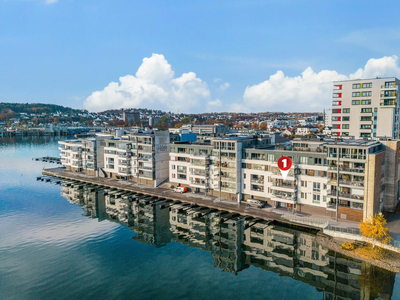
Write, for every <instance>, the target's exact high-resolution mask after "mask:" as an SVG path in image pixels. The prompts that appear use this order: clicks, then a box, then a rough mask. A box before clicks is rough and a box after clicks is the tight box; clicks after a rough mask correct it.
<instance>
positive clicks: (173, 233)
mask: <svg viewBox="0 0 400 300" xmlns="http://www.w3.org/2000/svg"><path fill="white" fill-rule="evenodd" d="M61 189H62V192H61V195H62V196H64V197H65V198H66V199H68V201H69V202H71V203H74V204H77V205H80V206H81V207H82V209H83V210H84V212H85V213H84V215H85V216H88V217H91V218H97V219H98V220H99V221H102V220H105V219H107V220H110V221H114V222H119V223H121V224H122V225H125V226H128V227H130V228H131V230H132V231H134V232H135V233H136V235H135V236H134V237H133V238H132V239H133V240H136V241H139V242H142V243H146V244H149V245H153V244H154V245H155V246H156V247H162V246H165V245H166V244H168V243H170V242H171V241H175V242H179V243H182V244H188V245H189V246H191V247H196V248H200V249H202V250H205V251H209V252H210V253H211V254H212V256H213V258H214V266H215V267H217V268H221V269H222V270H223V271H226V272H231V273H233V274H238V272H240V271H242V270H244V269H246V268H249V267H250V266H254V267H257V268H260V269H263V270H266V271H272V272H275V273H278V274H279V275H280V276H289V277H291V278H293V279H295V280H298V281H302V282H304V283H306V284H308V285H311V286H314V287H315V288H316V289H317V290H319V291H321V292H323V299H326V300H328V299H329V300H331V299H332V300H333V299H335V300H336V299H376V298H379V299H391V295H392V292H393V286H394V280H395V273H392V272H389V271H386V270H383V269H380V268H378V267H374V266H372V265H370V264H368V263H366V262H362V261H358V260H354V259H351V258H347V257H345V256H343V255H340V254H338V253H336V252H333V251H330V250H327V249H325V248H323V247H321V246H320V245H318V244H317V243H316V242H315V236H314V235H312V234H309V233H306V232H302V231H298V230H294V229H291V228H287V227H284V226H279V225H276V224H272V223H271V224H270V223H268V222H267V221H265V220H260V219H253V218H249V217H243V216H240V215H239V214H232V213H229V212H224V211H218V210H216V209H210V208H206V207H198V206H191V205H189V204H184V203H175V202H173V201H171V200H166V199H162V198H161V199H160V198H155V197H149V196H146V195H142V194H132V193H131V192H124V191H121V190H117V189H106V188H104V187H98V186H93V185H86V184H82V183H74V182H69V181H64V182H63V183H62V187H61Z"/></svg>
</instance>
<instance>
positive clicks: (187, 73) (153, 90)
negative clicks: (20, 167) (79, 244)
mask: <svg viewBox="0 0 400 300" xmlns="http://www.w3.org/2000/svg"><path fill="white" fill-rule="evenodd" d="M398 5H399V4H398V2H397V1H386V2H385V3H381V2H378V1H374V2H371V1H370V2H365V1H327V0H317V1H313V0H308V1H305V0H297V1H296V0H272V1H253V0H247V1H235V0H231V1H215V0H214V1H208V0H203V1H187V0H186V1H180V0H175V1H134V0H130V1H125V0H114V1H109V0H105V1H92V0H85V1H75V0H58V1H55V0H52V1H46V0H0V82H1V84H0V101H1V102H29V103H31V102H41V103H56V104H61V105H67V106H72V107H75V108H83V107H85V108H88V109H89V110H93V111H99V110H104V109H108V108H119V107H147V108H156V109H163V110H172V111H175V112H177V111H180V112H205V111H254V112H257V111H320V110H322V109H323V108H324V107H329V106H330V102H331V90H330V88H331V81H332V80H337V79H346V78H360V77H361V78H362V77H370V76H400V69H399V66H398V58H397V56H398V55H399V53H398V52H399V51H398V49H399V46H400V30H399V29H400V28H399V27H400V26H399V22H400V21H399V18H398V11H399V9H398ZM396 7H397V9H396ZM371 59H373V60H371ZM359 69H361V70H359ZM138 70H140V72H138ZM137 72H138V73H137ZM120 80H121V81H120ZM112 82H114V83H112Z"/></svg>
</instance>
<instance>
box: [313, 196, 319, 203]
mask: <svg viewBox="0 0 400 300" xmlns="http://www.w3.org/2000/svg"><path fill="white" fill-rule="evenodd" d="M320 198H321V196H320V195H317V194H314V195H313V203H320Z"/></svg>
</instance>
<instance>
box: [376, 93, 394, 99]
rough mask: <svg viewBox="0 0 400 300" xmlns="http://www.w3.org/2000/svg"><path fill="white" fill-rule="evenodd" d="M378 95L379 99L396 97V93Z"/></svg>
mask: <svg viewBox="0 0 400 300" xmlns="http://www.w3.org/2000/svg"><path fill="white" fill-rule="evenodd" d="M380 97H381V99H388V98H396V97H397V94H396V93H387V94H381V95H380Z"/></svg>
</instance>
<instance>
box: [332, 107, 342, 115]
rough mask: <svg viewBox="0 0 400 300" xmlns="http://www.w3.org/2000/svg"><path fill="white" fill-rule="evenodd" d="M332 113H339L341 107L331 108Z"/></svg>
mask: <svg viewBox="0 0 400 300" xmlns="http://www.w3.org/2000/svg"><path fill="white" fill-rule="evenodd" d="M332 113H333V114H340V113H341V109H340V108H336V109H332Z"/></svg>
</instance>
